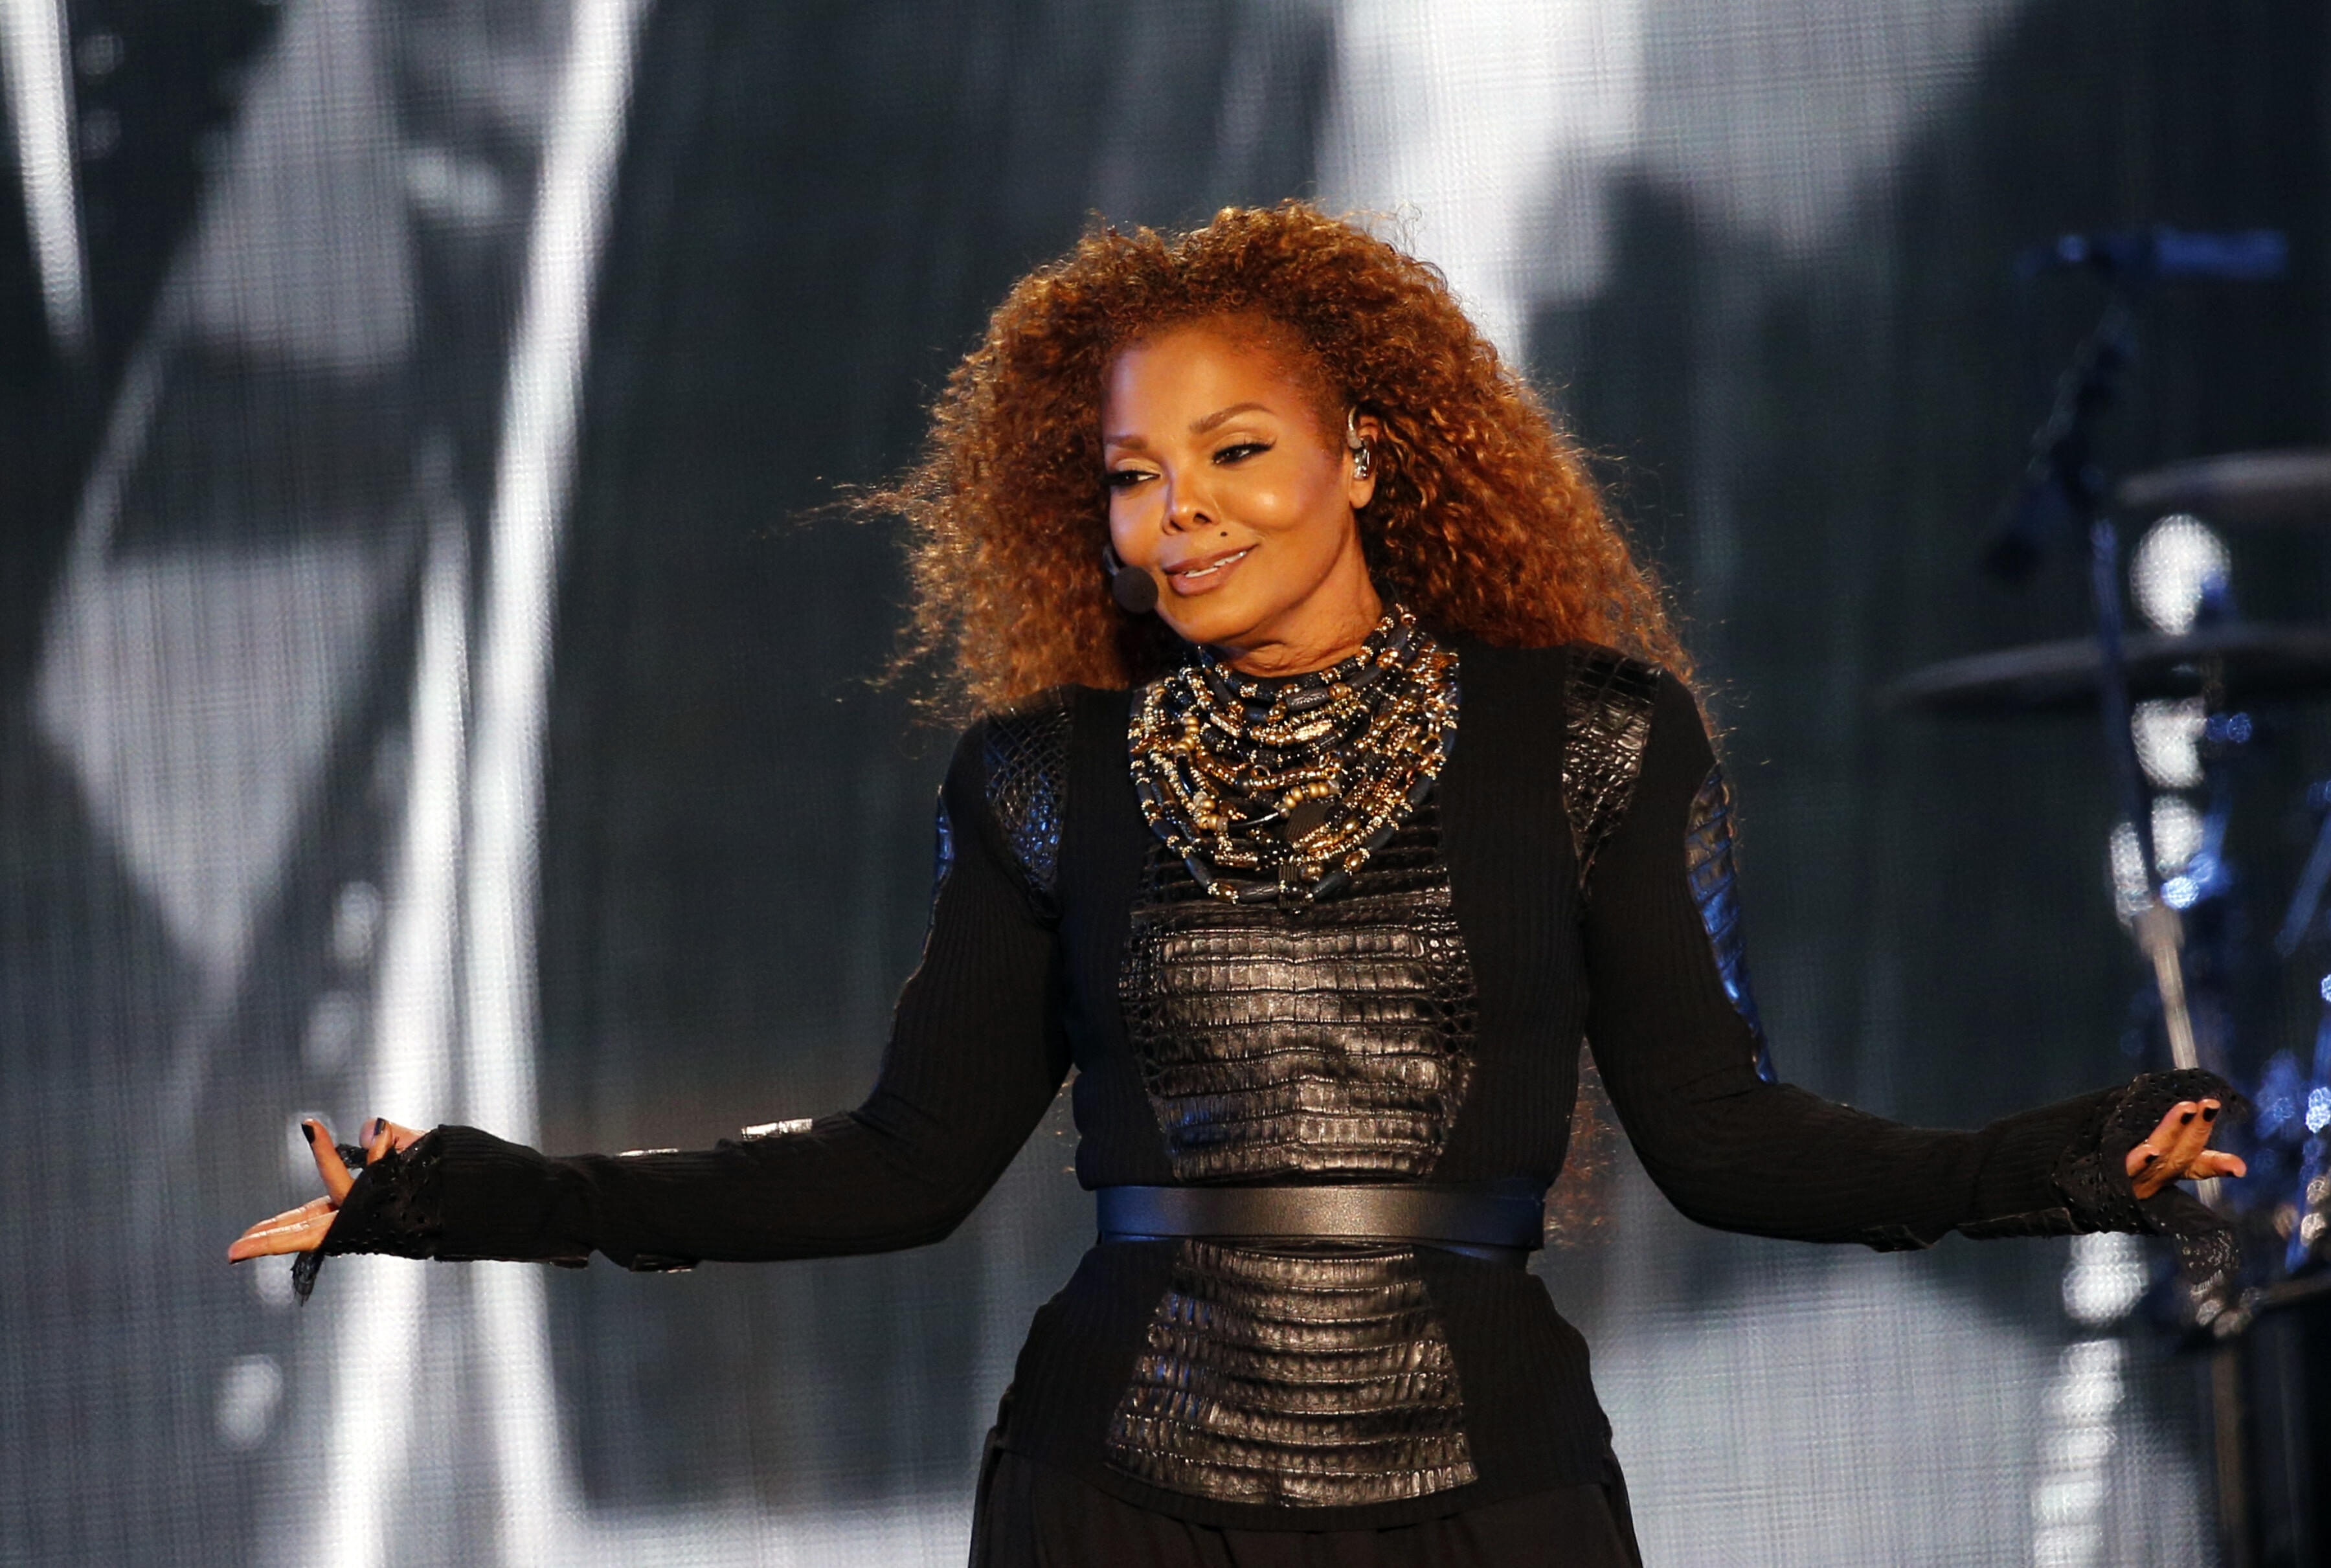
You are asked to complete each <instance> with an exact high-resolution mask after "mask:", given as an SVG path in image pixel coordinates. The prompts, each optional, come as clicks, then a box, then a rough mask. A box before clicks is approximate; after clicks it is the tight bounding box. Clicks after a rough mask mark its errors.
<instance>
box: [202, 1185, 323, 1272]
mask: <svg viewBox="0 0 2331 1568" xmlns="http://www.w3.org/2000/svg"><path fill="white" fill-rule="evenodd" d="M338 1218H339V1216H338V1213H337V1212H334V1210H333V1209H332V1208H331V1206H330V1205H329V1203H328V1202H327V1201H326V1200H324V1199H322V1198H319V1199H317V1200H316V1202H314V1203H310V1204H307V1205H304V1206H303V1207H301V1208H299V1209H294V1210H292V1211H291V1212H290V1213H287V1214H278V1215H277V1216H276V1217H275V1218H274V1219H272V1220H262V1221H260V1222H259V1223H258V1224H256V1225H253V1226H252V1228H251V1229H250V1230H248V1231H244V1232H243V1234H242V1235H240V1236H238V1237H236V1238H235V1240H234V1244H233V1246H231V1247H229V1248H228V1249H227V1250H226V1260H227V1261H228V1262H230V1263H241V1262H243V1261H244V1260H245V1259H252V1258H269V1257H273V1256H276V1255H277V1254H280V1253H284V1252H312V1251H314V1250H316V1249H317V1248H319V1247H320V1246H322V1245H323V1244H324V1235H325V1232H327V1231H329V1230H331V1228H332V1221H334V1220H337V1219H338Z"/></svg>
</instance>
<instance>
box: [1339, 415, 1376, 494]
mask: <svg viewBox="0 0 2331 1568" xmlns="http://www.w3.org/2000/svg"><path fill="white" fill-rule="evenodd" d="M1346 432H1347V433H1346V437H1345V443H1344V444H1345V452H1344V456H1345V457H1346V460H1348V461H1349V462H1350V464H1351V467H1350V468H1348V469H1346V470H1345V473H1344V494H1345V495H1346V497H1347V498H1348V499H1350V501H1351V503H1352V510H1354V511H1359V510H1360V509H1362V508H1365V506H1366V505H1367V504H1368V503H1369V502H1370V501H1372V500H1374V499H1376V461H1377V459H1376V454H1377V453H1378V452H1379V451H1382V450H1383V442H1384V425H1383V423H1381V422H1379V421H1378V420H1377V418H1376V416H1375V414H1372V413H1361V414H1355V415H1354V416H1353V417H1352V419H1351V422H1350V423H1349V424H1348V425H1346Z"/></svg>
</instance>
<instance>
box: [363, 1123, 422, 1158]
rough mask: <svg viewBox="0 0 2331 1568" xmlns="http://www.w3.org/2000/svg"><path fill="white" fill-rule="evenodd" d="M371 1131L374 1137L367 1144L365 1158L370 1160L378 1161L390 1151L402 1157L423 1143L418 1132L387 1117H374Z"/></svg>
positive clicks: (367, 1140)
mask: <svg viewBox="0 0 2331 1568" xmlns="http://www.w3.org/2000/svg"><path fill="white" fill-rule="evenodd" d="M370 1130H371V1133H372V1136H371V1137H369V1138H368V1139H366V1142H365V1158H366V1159H368V1160H376V1159H378V1158H380V1156H381V1155H383V1154H385V1153H386V1152H387V1151H388V1150H390V1149H395V1151H396V1152H397V1153H398V1154H400V1155H401V1154H403V1153H404V1151H405V1150H407V1149H409V1148H411V1147H412V1146H413V1145H415V1144H417V1143H419V1142H420V1141H421V1135H420V1134H419V1133H418V1132H415V1131H414V1129H413V1128H411V1127H407V1126H399V1125H397V1124H396V1123H395V1122H393V1121H390V1120H389V1119H388V1118H387V1117H373V1119H372V1126H371V1129H370ZM384 1140H385V1141H384Z"/></svg>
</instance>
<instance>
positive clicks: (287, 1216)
mask: <svg viewBox="0 0 2331 1568" xmlns="http://www.w3.org/2000/svg"><path fill="white" fill-rule="evenodd" d="M330 1212H332V1200H331V1199H330V1197H329V1196H326V1197H321V1198H310V1199H309V1200H308V1201H307V1202H304V1203H302V1204H300V1206H299V1207H298V1208H296V1209H286V1210H284V1211H283V1212H281V1214H271V1215H269V1216H268V1217H267V1218H266V1219H264V1220H262V1221H260V1222H259V1223H258V1224H256V1225H253V1226H252V1228H251V1229H252V1231H257V1230H261V1229H263V1228H264V1227H266V1226H269V1225H289V1224H291V1223H292V1222H294V1221H300V1220H304V1219H307V1218H308V1217H309V1215H311V1214H328V1213H330ZM245 1234H246V1235H247V1234H249V1232H248V1231H246V1232H245Z"/></svg>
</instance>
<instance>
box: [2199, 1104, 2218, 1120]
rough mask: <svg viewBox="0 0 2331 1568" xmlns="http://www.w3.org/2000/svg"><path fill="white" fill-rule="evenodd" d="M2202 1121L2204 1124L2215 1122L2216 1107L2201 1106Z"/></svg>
mask: <svg viewBox="0 0 2331 1568" xmlns="http://www.w3.org/2000/svg"><path fill="white" fill-rule="evenodd" d="M2202 1119H2203V1121H2205V1122H2214V1121H2216V1120H2217V1119H2218V1107H2215V1106H2203V1107H2202Z"/></svg>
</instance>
